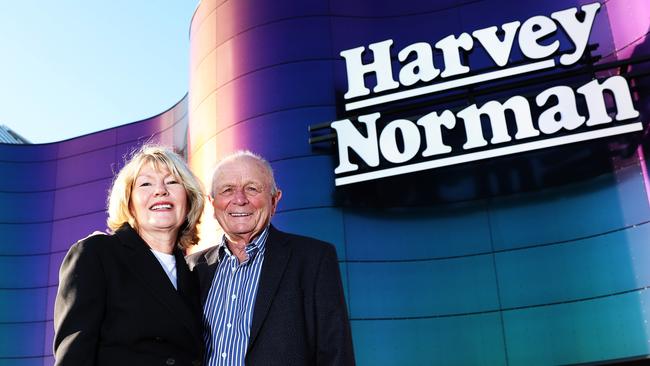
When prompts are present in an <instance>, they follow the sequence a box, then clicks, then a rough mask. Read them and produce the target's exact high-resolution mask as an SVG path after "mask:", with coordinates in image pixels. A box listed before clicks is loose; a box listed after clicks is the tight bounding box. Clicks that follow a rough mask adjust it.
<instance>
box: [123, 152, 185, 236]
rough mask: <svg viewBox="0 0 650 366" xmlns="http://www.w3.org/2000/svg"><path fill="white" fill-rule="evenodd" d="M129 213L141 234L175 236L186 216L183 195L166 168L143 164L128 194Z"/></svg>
mask: <svg viewBox="0 0 650 366" xmlns="http://www.w3.org/2000/svg"><path fill="white" fill-rule="evenodd" d="M130 209H131V213H132V214H133V216H134V217H135V221H136V223H137V226H138V229H139V231H140V232H141V233H142V232H144V233H154V232H169V233H173V234H177V233H178V228H179V227H180V226H181V225H182V224H183V222H184V221H185V218H186V216H187V193H186V192H185V187H184V186H183V184H181V182H180V181H179V180H178V179H177V178H175V177H174V176H173V175H171V173H170V172H169V171H167V169H166V168H164V167H161V169H160V170H158V169H156V167H155V166H154V165H153V164H152V163H151V164H145V165H144V166H142V169H140V172H139V173H138V176H137V177H136V178H135V182H134V185H133V189H132V190H131V205H130Z"/></svg>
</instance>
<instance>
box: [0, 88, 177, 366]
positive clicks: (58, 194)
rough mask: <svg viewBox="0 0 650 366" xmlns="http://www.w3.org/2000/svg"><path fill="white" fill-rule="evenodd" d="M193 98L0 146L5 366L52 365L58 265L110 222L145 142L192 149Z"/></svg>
mask: <svg viewBox="0 0 650 366" xmlns="http://www.w3.org/2000/svg"><path fill="white" fill-rule="evenodd" d="M186 112H187V100H186V99H183V100H181V101H180V102H179V103H178V104H176V105H175V106H174V107H172V108H171V109H169V110H167V111H166V112H164V113H161V114H159V115H157V116H154V117H151V118H149V119H146V120H143V121H139V122H135V123H132V124H128V125H125V126H121V127H117V128H112V129H108V130H104V131H101V132H97V133H93V134H89V135H85V136H82V137H78V138H73V139H70V140H66V141H62V142H57V143H51V144H38V145H12V144H0V176H2V179H1V180H0V237H2V240H1V241H0V365H3V366H4V365H12V366H14V365H39V366H41V365H51V364H53V362H54V361H53V358H52V337H53V324H52V317H53V309H54V298H55V295H56V290H57V284H58V270H59V267H60V264H61V261H62V260H63V257H64V256H65V254H66V252H67V250H68V248H69V247H70V245H72V244H73V243H74V242H76V241H77V240H79V239H81V238H83V237H85V236H87V235H89V234H90V233H92V232H93V231H95V230H105V228H106V213H105V210H106V197H107V191H108V188H109V187H110V183H111V181H112V178H113V172H115V171H117V170H119V168H120V165H121V164H123V162H124V157H125V156H126V155H127V154H128V153H130V152H131V151H132V150H133V149H134V148H136V147H137V146H139V145H141V144H142V143H143V142H159V143H163V144H168V145H173V146H175V147H176V148H177V149H178V150H180V151H183V150H184V149H185V147H186V138H185V136H186V131H187V113H186Z"/></svg>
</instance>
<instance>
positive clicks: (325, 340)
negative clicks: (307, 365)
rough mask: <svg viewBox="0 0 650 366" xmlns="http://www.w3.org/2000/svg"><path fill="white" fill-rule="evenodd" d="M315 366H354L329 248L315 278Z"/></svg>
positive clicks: (338, 277) (333, 255)
mask: <svg viewBox="0 0 650 366" xmlns="http://www.w3.org/2000/svg"><path fill="white" fill-rule="evenodd" d="M315 293H316V321H317V337H318V339H317V351H316V363H317V364H318V365H346V366H347V365H354V351H353V348H352V334H351V332H350V321H349V319H348V312H347V306H346V304H345V296H344V294H343V285H342V283H341V273H340V271H339V264H338V261H337V259H336V251H335V249H334V247H333V246H331V245H328V246H327V249H326V250H325V254H324V256H323V258H322V259H321V262H320V264H319V267H318V272H317V278H316V292H315Z"/></svg>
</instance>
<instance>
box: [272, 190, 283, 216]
mask: <svg viewBox="0 0 650 366" xmlns="http://www.w3.org/2000/svg"><path fill="white" fill-rule="evenodd" d="M280 198H282V191H281V190H279V189H278V190H277V192H275V196H274V197H271V203H272V204H273V212H271V214H275V209H276V208H278V202H280Z"/></svg>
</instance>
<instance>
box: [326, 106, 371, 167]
mask: <svg viewBox="0 0 650 366" xmlns="http://www.w3.org/2000/svg"><path fill="white" fill-rule="evenodd" d="M379 116H380V114H379V113H378V112H377V113H373V114H368V115H364V116H359V122H363V123H365V125H366V130H367V133H368V137H365V136H363V135H362V134H361V133H360V132H359V130H357V129H356V128H355V127H354V125H353V124H352V122H351V121H350V120H349V119H344V120H341V121H336V122H332V124H331V125H330V127H332V128H333V129H335V130H336V136H337V144H338V148H339V166H337V167H336V169H334V173H335V174H341V173H346V172H352V171H355V170H357V169H359V166H358V165H357V164H352V163H351V162H350V157H349V156H348V149H352V150H354V152H356V153H357V154H358V155H359V157H361V159H362V160H363V161H364V162H365V163H366V164H368V165H369V166H371V167H375V166H377V165H379V150H378V148H377V125H376V123H377V119H378V118H379Z"/></svg>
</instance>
